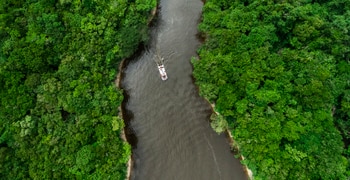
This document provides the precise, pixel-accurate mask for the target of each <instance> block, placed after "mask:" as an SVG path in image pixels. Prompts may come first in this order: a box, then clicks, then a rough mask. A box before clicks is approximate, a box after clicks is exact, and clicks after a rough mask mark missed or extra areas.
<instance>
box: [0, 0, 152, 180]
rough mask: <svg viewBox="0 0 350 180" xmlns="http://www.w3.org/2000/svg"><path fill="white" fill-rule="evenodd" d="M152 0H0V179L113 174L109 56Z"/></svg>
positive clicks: (116, 124) (117, 150) (141, 24)
mask: <svg viewBox="0 0 350 180" xmlns="http://www.w3.org/2000/svg"><path fill="white" fill-rule="evenodd" d="M155 6H156V1H155V0H147V1H126V0H107V1H92V0H84V1H80V0H60V1H53V0H38V1H15V0H0V97H1V98H0V176H1V179H11V180H13V179H123V178H124V177H125V174H126V163H127V161H128V158H129V155H130V146H129V145H128V144H127V143H126V142H124V141H122V140H121V139H120V137H119V134H120V132H121V131H122V129H123V127H124V124H123V121H122V120H121V118H120V117H118V107H119V106H120V104H121V101H122V100H123V96H122V92H121V91H120V90H118V89H117V88H116V87H115V84H114V80H115V78H116V73H117V67H118V63H119V62H120V60H121V59H123V58H125V57H128V56H130V55H131V54H132V53H133V52H134V51H135V49H136V47H137V45H138V44H139V43H140V42H141V41H146V40H147V23H148V22H147V20H148V18H149V16H150V11H151V10H152V9H153V8H154V7H155Z"/></svg>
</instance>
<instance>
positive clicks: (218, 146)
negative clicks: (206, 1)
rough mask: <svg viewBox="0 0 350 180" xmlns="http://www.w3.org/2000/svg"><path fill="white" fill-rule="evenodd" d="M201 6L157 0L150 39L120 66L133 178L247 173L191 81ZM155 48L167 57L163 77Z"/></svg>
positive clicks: (225, 177)
mask: <svg viewBox="0 0 350 180" xmlns="http://www.w3.org/2000/svg"><path fill="white" fill-rule="evenodd" d="M202 6H203V3H202V2H201V1H200V0H161V2H160V9H159V12H158V17H157V18H158V20H157V23H156V26H155V27H154V28H153V29H152V34H151V40H150V45H149V46H148V47H146V48H145V50H144V51H143V52H141V54H140V55H138V56H137V57H135V58H134V59H133V60H131V61H130V62H129V63H128V65H127V66H126V67H125V68H124V69H123V75H122V81H121V86H122V88H123V89H124V90H125V93H126V98H125V100H124V102H123V111H124V113H123V116H124V118H125V119H126V120H127V122H128V123H127V124H128V126H127V129H126V131H127V135H128V140H129V141H130V143H131V144H132V145H133V155H132V159H133V161H134V162H133V167H132V172H131V177H130V179H132V180H241V179H247V176H246V175H245V173H244V171H243V167H242V166H241V165H240V163H239V160H237V159H235V158H234V157H233V154H232V153H231V152H230V147H229V142H228V140H227V139H226V137H225V135H217V134H216V133H215V132H214V131H213V130H212V129H211V127H210V125H209V122H208V120H209V116H210V113H211V108H210V105H209V104H208V103H207V102H206V101H205V100H204V99H203V98H201V97H199V95H198V91H197V90H196V86H195V85H194V84H193V80H192V66H191V63H190V59H191V57H193V56H196V49H197V48H198V47H199V45H200V43H199V41H198V40H197V38H196V34H197V26H198V22H199V19H200V15H201V9H202ZM156 54H158V55H160V56H161V57H163V58H164V60H165V68H166V71H167V74H168V76H169V79H168V80H167V81H162V80H161V78H160V76H159V72H158V69H157V66H156V63H155V55H156ZM130 133H132V134H130ZM135 137H136V138H135Z"/></svg>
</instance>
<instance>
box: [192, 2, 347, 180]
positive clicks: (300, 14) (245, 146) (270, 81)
mask: <svg viewBox="0 0 350 180" xmlns="http://www.w3.org/2000/svg"><path fill="white" fill-rule="evenodd" d="M348 17H350V2H349V1H346V0H330V1H322V0H293V1H288V0H284V1H274V0H265V1H254V0H208V1H206V4H205V6H204V9H203V19H202V22H201V24H200V25H199V29H200V31H201V33H202V36H203V37H204V38H205V43H204V44H203V45H202V47H201V48H200V49H199V51H198V53H199V56H200V60H193V64H194V77H195V79H196V83H197V84H198V85H199V89H200V94H201V95H202V96H204V97H205V98H207V99H208V100H209V101H210V102H211V103H214V104H215V110H216V111H217V112H219V113H220V114H221V115H222V116H223V117H224V118H225V119H226V121H227V122H228V126H229V127H230V129H231V130H232V134H233V136H234V139H235V141H236V142H237V144H238V145H239V147H240V154H241V155H243V156H244V157H245V158H246V159H245V160H243V161H242V163H243V164H245V165H247V166H248V167H249V168H250V169H252V171H253V174H254V176H255V179H278V180H281V179H345V178H346V177H349V175H350V174H349V173H347V171H348V170H349V163H348V161H349V160H347V159H346V157H349V155H350V153H349V152H350V151H348V150H346V149H347V146H348V144H349V138H350V136H349V132H350V129H349V128H350V124H349V121H348V120H349V117H350V116H349V115H350V114H349V112H350V108H349V107H350V106H349V105H350V101H349V100H350V96H349V93H350V46H349V45H350V44H349V42H350V19H349V18H348ZM342 140H343V141H342ZM344 142H345V144H344Z"/></svg>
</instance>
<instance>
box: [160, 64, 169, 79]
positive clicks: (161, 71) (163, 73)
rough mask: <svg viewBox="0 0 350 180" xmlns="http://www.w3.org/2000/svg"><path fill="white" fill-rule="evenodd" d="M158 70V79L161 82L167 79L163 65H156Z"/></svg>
mask: <svg viewBox="0 0 350 180" xmlns="http://www.w3.org/2000/svg"><path fill="white" fill-rule="evenodd" d="M158 70H159V73H160V78H162V80H163V81H165V80H167V79H168V75H167V74H166V72H165V67H164V65H163V64H158Z"/></svg>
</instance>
